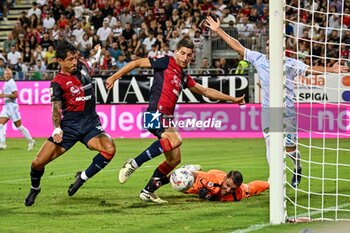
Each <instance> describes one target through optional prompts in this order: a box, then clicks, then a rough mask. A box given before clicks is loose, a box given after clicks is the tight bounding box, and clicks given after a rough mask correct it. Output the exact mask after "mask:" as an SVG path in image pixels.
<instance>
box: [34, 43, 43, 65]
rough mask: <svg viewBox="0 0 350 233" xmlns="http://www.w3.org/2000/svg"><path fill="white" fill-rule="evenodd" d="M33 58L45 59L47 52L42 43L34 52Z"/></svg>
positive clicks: (35, 59)
mask: <svg viewBox="0 0 350 233" xmlns="http://www.w3.org/2000/svg"><path fill="white" fill-rule="evenodd" d="M33 60H34V61H37V60H41V61H44V60H45V52H44V51H43V47H42V46H41V45H40V44H38V45H37V47H36V49H35V51H34V52H33Z"/></svg>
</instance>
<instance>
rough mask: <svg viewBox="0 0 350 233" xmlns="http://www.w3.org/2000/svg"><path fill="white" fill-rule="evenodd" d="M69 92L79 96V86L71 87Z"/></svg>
mask: <svg viewBox="0 0 350 233" xmlns="http://www.w3.org/2000/svg"><path fill="white" fill-rule="evenodd" d="M69 90H70V92H71V93H73V94H79V93H80V88H79V87H77V86H71V87H70V89H69Z"/></svg>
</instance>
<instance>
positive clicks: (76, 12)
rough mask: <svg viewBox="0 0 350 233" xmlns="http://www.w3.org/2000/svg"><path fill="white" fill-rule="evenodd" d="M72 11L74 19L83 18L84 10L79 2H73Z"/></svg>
mask: <svg viewBox="0 0 350 233" xmlns="http://www.w3.org/2000/svg"><path fill="white" fill-rule="evenodd" d="M73 10H74V15H75V18H76V19H78V20H81V19H82V18H83V14H84V11H85V9H84V6H83V5H82V4H81V3H80V1H75V3H74V7H73Z"/></svg>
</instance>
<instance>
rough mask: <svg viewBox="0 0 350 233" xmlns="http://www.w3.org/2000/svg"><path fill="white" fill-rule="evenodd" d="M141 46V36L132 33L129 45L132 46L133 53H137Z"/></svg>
mask: <svg viewBox="0 0 350 233" xmlns="http://www.w3.org/2000/svg"><path fill="white" fill-rule="evenodd" d="M140 46H141V41H140V39H139V37H138V36H137V34H136V33H135V34H133V35H132V37H131V40H130V43H129V47H131V48H132V53H133V54H135V53H136V51H137V50H138V49H139V47H140Z"/></svg>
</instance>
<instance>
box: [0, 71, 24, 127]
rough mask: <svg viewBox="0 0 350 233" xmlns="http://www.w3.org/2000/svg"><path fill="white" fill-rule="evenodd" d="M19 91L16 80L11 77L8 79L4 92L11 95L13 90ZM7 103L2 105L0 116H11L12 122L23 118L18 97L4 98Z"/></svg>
mask: <svg viewBox="0 0 350 233" xmlns="http://www.w3.org/2000/svg"><path fill="white" fill-rule="evenodd" d="M14 91H17V86H16V83H15V81H14V80H13V79H12V78H11V79H10V80H8V81H6V82H5V84H4V87H3V93H4V94H7V95H11V94H12V92H14ZM4 101H5V105H4V106H3V107H2V111H1V113H0V117H5V118H9V119H11V120H12V122H16V121H18V120H20V119H21V114H20V113H19V107H18V104H17V101H16V98H4Z"/></svg>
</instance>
